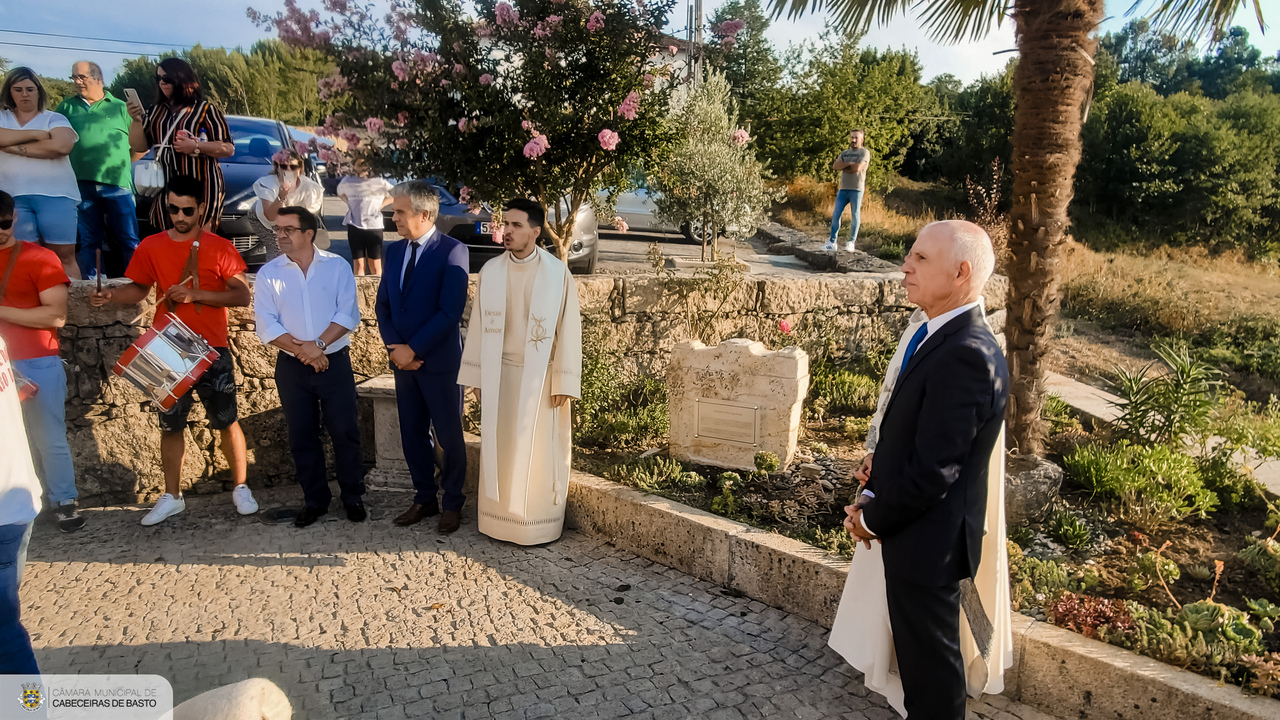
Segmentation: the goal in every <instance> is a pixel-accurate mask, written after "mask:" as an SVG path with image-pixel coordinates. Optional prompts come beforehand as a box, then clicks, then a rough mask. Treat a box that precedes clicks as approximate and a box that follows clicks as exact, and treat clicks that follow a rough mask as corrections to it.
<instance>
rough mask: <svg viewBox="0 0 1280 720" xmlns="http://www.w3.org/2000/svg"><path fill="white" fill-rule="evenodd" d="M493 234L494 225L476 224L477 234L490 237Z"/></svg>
mask: <svg viewBox="0 0 1280 720" xmlns="http://www.w3.org/2000/svg"><path fill="white" fill-rule="evenodd" d="M491 232H493V223H487V222H477V223H476V234H478V235H488V234H489V233H491Z"/></svg>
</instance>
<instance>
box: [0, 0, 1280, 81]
mask: <svg viewBox="0 0 1280 720" xmlns="http://www.w3.org/2000/svg"><path fill="white" fill-rule="evenodd" d="M684 1H685V0H681V5H680V6H679V7H677V8H676V10H675V12H674V13H673V14H674V16H675V17H676V18H680V21H679V22H674V23H673V28H674V29H681V28H683V26H684V24H685V23H684V22H683V18H684V17H685V10H684V4H683V2H684ZM705 1H706V4H707V6H708V8H712V7H715V6H716V5H717V4H718V0H705ZM5 4H6V5H8V6H9V7H7V8H6V9H5V12H4V13H3V14H2V15H0V28H3V29H5V30H20V31H24V32H39V33H56V34H62V35H74V36H80V37H93V38H106V39H110V40H126V41H142V42H151V43H170V44H174V45H193V44H195V43H201V44H203V45H205V46H225V47H236V46H242V47H245V48H247V47H248V46H250V45H252V44H253V42H254V41H255V40H258V39H260V38H263V37H266V33H264V32H263V31H262V30H260V29H258V28H256V27H254V25H253V24H252V23H250V22H249V20H248V18H247V17H245V8H246V7H248V6H249V5H250V4H252V5H253V6H254V7H255V8H256V9H258V10H261V11H264V12H274V11H275V10H277V9H278V8H279V7H281V6H282V5H283V3H282V0H203V1H202V2H200V3H194V2H187V1H182V0H178V1H175V0H125V2H123V3H105V2H101V1H100V0H94V1H89V0H35V1H30V0H27V1H24V0H9V1H8V2H6V3H5ZM299 4H300V5H302V6H303V7H312V6H315V7H318V6H319V5H320V0H300V3H299ZM1131 4H1132V2H1131V0H1108V3H1107V5H1108V10H1109V11H1110V12H1111V13H1112V15H1113V17H1112V18H1111V19H1110V20H1108V22H1107V23H1106V24H1105V25H1104V30H1114V29H1118V28H1119V27H1120V26H1122V25H1123V24H1124V23H1125V22H1126V21H1127V20H1128V18H1127V17H1125V15H1124V13H1125V12H1126V11H1127V10H1128V9H1129V7H1130V5H1131ZM1263 5H1264V7H1265V6H1269V7H1270V8H1271V10H1270V12H1271V16H1270V17H1268V18H1267V19H1268V20H1269V22H1270V23H1271V24H1272V29H1271V31H1270V32H1268V33H1266V34H1265V35H1263V34H1262V33H1261V32H1260V31H1259V29H1258V24H1257V20H1256V19H1255V18H1254V16H1253V14H1252V11H1242V12H1241V13H1240V14H1239V15H1237V18H1236V22H1237V24H1239V25H1243V26H1245V27H1246V28H1248V30H1249V33H1250V40H1251V41H1252V42H1253V44H1254V45H1256V46H1258V47H1259V48H1261V49H1262V50H1263V51H1264V52H1265V53H1267V54H1269V55H1273V56H1274V55H1275V54H1276V53H1277V52H1278V51H1280V7H1277V6H1276V4H1275V3H1274V2H1273V1H1272V0H1266V1H1265V2H1263ZM122 6H124V7H127V8H128V12H121V10H122ZM708 12H710V10H708ZM822 26H823V16H822V15H815V16H811V17H806V18H804V19H802V20H799V21H796V22H792V21H788V20H779V21H777V22H775V23H774V26H773V27H772V28H771V29H770V32H769V35H770V39H771V40H772V41H773V43H774V44H775V46H777V47H778V48H779V49H783V48H785V47H786V46H787V45H789V44H792V43H797V42H802V41H804V40H807V39H810V38H816V37H817V35H818V34H819V33H821V31H822ZM0 43H25V44H30V45H40V46H44V47H21V46H16V45H12V44H0V57H5V58H7V59H8V60H9V61H10V64H11V65H13V64H19V65H29V66H31V67H33V68H34V69H35V70H36V71H37V72H39V73H41V74H44V75H49V76H53V77H66V76H68V75H69V74H70V69H71V63H72V62H74V61H75V60H78V59H81V58H87V59H92V60H96V61H97V62H98V63H99V64H100V65H102V67H103V68H104V69H105V70H106V72H107V74H108V75H111V74H112V73H113V71H114V69H115V68H117V67H119V65H120V63H121V62H122V61H123V60H124V59H125V58H126V57H131V56H135V55H137V54H141V53H143V52H159V51H161V50H163V49H166V47H167V46H166V45H138V44H130V43H118V42H102V41H89V40H80V39H72V38H65V37H48V36H39V35H30V34H15V33H9V32H0ZM867 43H868V44H870V45H874V46H876V47H880V48H903V47H905V48H909V49H915V50H916V51H917V52H918V53H919V54H920V59H921V60H922V62H923V63H924V67H925V77H926V78H929V77H932V76H934V75H937V74H940V73H944V72H950V73H952V74H954V75H957V76H958V77H960V78H961V79H962V80H965V81H971V80H975V79H977V78H978V77H979V76H980V75H982V74H983V73H990V72H994V71H997V70H999V69H1000V68H1001V67H1003V66H1004V64H1005V63H1006V62H1007V61H1008V59H1009V58H1010V57H1011V56H1012V55H1011V54H1003V55H993V53H994V52H997V51H999V50H1006V49H1009V48H1012V47H1013V46H1014V41H1013V31H1012V28H1011V26H1010V25H1009V24H1008V23H1006V24H1005V25H1004V26H1003V27H1002V28H1000V29H999V30H996V31H995V32H993V33H991V34H990V35H989V36H988V37H987V38H986V39H984V40H982V41H980V42H976V43H962V44H959V45H939V44H937V43H934V42H932V41H930V40H929V39H928V37H926V36H925V34H924V33H923V32H922V31H921V30H920V29H919V27H918V26H917V25H916V23H915V21H914V19H912V18H902V17H900V18H898V19H897V20H895V21H894V22H892V23H890V24H889V25H888V26H884V27H876V28H874V29H872V31H871V32H870V33H869V35H868V36H867ZM50 46H57V47H61V48H71V49H54V48H53V47H50ZM90 48H93V49H100V50H115V51H122V52H127V53H128V55H124V54H114V53H90V52H86V50H88V49H90Z"/></svg>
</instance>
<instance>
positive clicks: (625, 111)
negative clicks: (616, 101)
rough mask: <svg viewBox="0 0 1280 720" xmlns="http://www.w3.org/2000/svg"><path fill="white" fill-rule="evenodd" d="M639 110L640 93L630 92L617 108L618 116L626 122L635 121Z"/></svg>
mask: <svg viewBox="0 0 1280 720" xmlns="http://www.w3.org/2000/svg"><path fill="white" fill-rule="evenodd" d="M639 110H640V93H638V92H636V91H635V90H632V91H631V92H630V93H629V94H628V95H627V97H626V99H625V100H623V101H622V104H621V105H619V106H618V114H619V115H621V116H622V117H624V118H626V119H628V120H635V119H636V113H637V112H638V111H639Z"/></svg>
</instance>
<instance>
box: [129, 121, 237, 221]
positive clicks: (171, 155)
mask: <svg viewBox="0 0 1280 720" xmlns="http://www.w3.org/2000/svg"><path fill="white" fill-rule="evenodd" d="M183 110H184V108H176V109H171V108H170V107H169V106H168V105H167V104H165V103H157V104H156V105H155V106H153V107H152V108H151V110H150V111H149V112H148V113H147V116H146V119H144V120H143V121H142V128H143V130H144V131H145V132H146V134H147V144H148V145H150V146H151V147H153V148H154V147H155V145H156V144H157V143H159V142H160V141H161V140H164V137H165V134H166V133H167V132H168V131H169V126H170V124H171V123H172V122H173V118H174V117H175V116H179V115H180V116H181V119H180V120H179V121H178V126H177V127H176V128H174V131H173V135H174V136H176V135H177V134H178V131H179V130H186V131H187V132H189V133H191V135H192V137H196V138H199V137H200V131H202V130H203V131H204V133H205V137H204V140H205V141H207V142H225V143H229V142H231V128H230V127H228V126H227V118H226V116H225V115H223V114H222V111H221V110H219V109H218V108H216V107H214V106H213V105H211V104H210V103H209V102H208V101H206V100H201V101H200V102H198V103H196V105H195V107H193V108H190V109H189V110H187V112H185V113H184V112H183ZM172 145H173V138H170V140H169V147H165V148H161V149H160V150H159V151H158V152H159V157H158V158H157V159H158V160H159V161H160V163H161V164H162V165H163V166H164V169H165V177H167V178H174V177H177V176H179V175H189V176H191V177H193V178H195V179H197V180H200V181H202V182H204V200H203V202H204V215H203V216H202V217H201V222H202V224H212V226H213V229H214V230H217V229H218V219H219V218H220V217H221V216H222V201H223V196H224V195H225V193H224V192H223V187H222V167H221V166H220V165H218V159H217V158H214V157H209V156H208V155H187V154H186V153H180V152H176V151H175V150H174V149H173V147H172ZM164 205H165V203H164V202H163V200H161V201H160V202H155V203H153V204H152V205H151V224H152V225H154V226H155V227H157V228H160V229H162V230H167V229H169V228H171V227H173V222H172V221H171V220H170V219H169V214H168V213H167V212H165V211H164Z"/></svg>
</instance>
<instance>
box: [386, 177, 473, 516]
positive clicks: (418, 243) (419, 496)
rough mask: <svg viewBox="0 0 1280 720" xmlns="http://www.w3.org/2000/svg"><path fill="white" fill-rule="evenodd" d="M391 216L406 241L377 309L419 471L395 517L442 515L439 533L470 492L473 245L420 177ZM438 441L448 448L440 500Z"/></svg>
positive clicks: (399, 245) (409, 457)
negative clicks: (466, 417) (464, 374)
mask: <svg viewBox="0 0 1280 720" xmlns="http://www.w3.org/2000/svg"><path fill="white" fill-rule="evenodd" d="M391 197H392V204H391V208H392V215H391V217H392V219H393V220H395V223H396V231H397V232H399V233H400V236H401V237H403V238H404V239H403V240H400V241H399V242H396V243H394V244H392V245H391V246H389V247H388V248H387V250H386V260H385V262H384V264H383V271H382V282H381V283H380V284H379V285H378V301H377V305H376V311H377V315H378V328H379V330H380V331H381V332H382V341H383V342H384V343H385V344H386V346H387V352H388V353H390V355H391V367H392V370H393V373H394V375H395V380H396V405H397V406H398V409H399V411H400V440H401V442H402V444H403V445H404V457H405V461H406V462H407V463H408V465H409V474H410V475H411V476H412V477H413V487H414V489H415V490H416V495H415V496H414V498H413V505H411V506H410V507H409V509H408V510H406V511H405V512H404V513H402V514H401V515H400V516H399V517H397V518H396V519H395V524H396V525H400V526H407V525H413V524H415V523H418V522H421V521H422V519H423V518H426V517H431V516H433V515H436V514H439V515H440V532H442V533H451V532H453V531H455V530H457V529H458V525H459V523H460V522H461V519H462V505H463V503H464V502H465V500H466V498H465V497H464V496H463V494H462V484H463V481H464V480H465V479H466V474H467V448H466V443H465V441H464V440H463V437H462V388H461V386H459V385H458V368H459V367H460V366H461V364H462V333H461V331H460V330H459V322H460V321H461V320H462V312H463V310H464V309H465V307H466V304H467V275H468V273H469V272H470V255H469V254H468V252H467V246H466V245H463V244H462V243H461V242H458V241H457V240H455V239H454V238H451V237H449V236H448V235H445V234H443V233H441V232H440V231H439V230H437V229H436V227H435V222H436V218H437V217H438V216H439V213H440V195H439V193H437V192H436V189H435V187H433V186H432V185H431V184H430V183H428V182H424V181H421V180H413V181H410V182H405V183H400V184H399V185H397V186H396V187H395V188H393V189H392V191H391ZM433 426H434V427H435V439H436V441H438V442H439V443H440V448H441V450H443V451H444V467H443V468H442V472H441V478H440V485H441V486H442V487H441V488H439V489H443V490H444V497H443V499H442V500H443V506H444V511H443V512H441V506H440V504H439V503H438V502H437V499H436V493H437V490H438V488H437V487H436V463H435V459H436V453H435V444H434V443H433V442H432V436H431V428H432V427H433Z"/></svg>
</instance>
